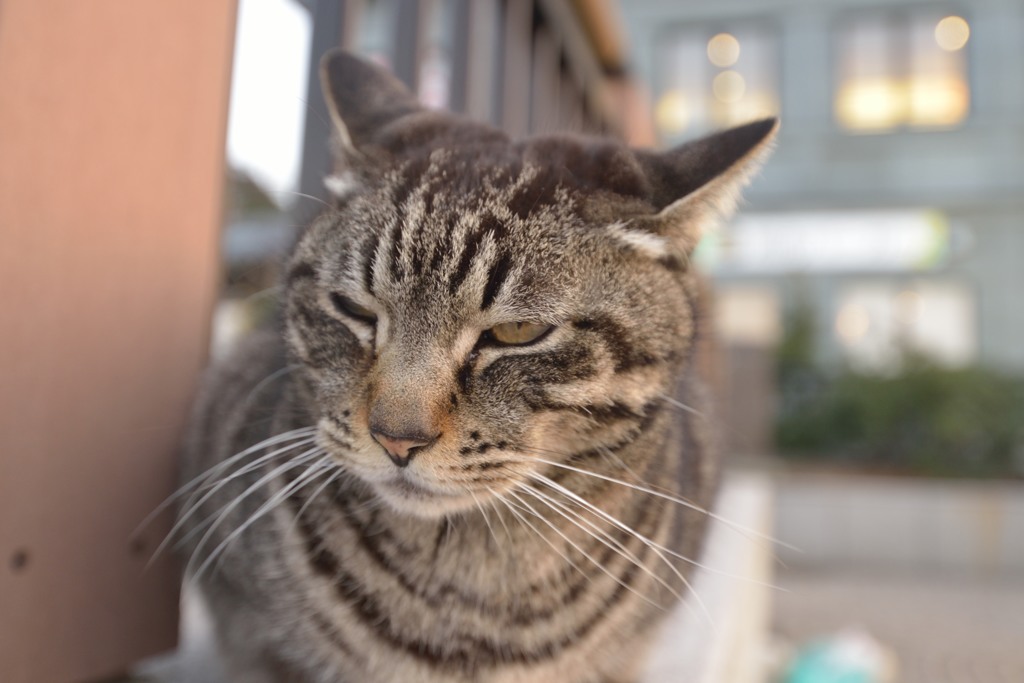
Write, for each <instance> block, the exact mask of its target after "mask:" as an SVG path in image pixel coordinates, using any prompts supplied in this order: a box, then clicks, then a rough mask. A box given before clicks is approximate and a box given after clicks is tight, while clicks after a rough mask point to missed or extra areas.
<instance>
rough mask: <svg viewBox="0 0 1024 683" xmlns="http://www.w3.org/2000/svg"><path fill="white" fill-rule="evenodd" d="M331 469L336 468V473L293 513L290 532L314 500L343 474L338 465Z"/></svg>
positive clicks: (341, 468) (329, 469) (328, 469)
mask: <svg viewBox="0 0 1024 683" xmlns="http://www.w3.org/2000/svg"><path fill="white" fill-rule="evenodd" d="M328 464H330V463H328ZM333 468H336V469H337V471H336V472H335V473H334V474H332V475H331V476H329V477H327V479H326V480H324V481H323V482H322V483H321V484H320V486H319V487H318V488H317V490H316V491H314V492H313V494H312V495H311V496H310V497H309V498H307V499H306V500H305V501H304V502H303V503H302V506H301V507H300V508H299V511H298V512H296V513H295V520H294V521H293V522H292V526H291V529H292V530H294V529H295V526H296V525H297V524H298V523H299V520H300V519H302V515H304V514H305V513H306V510H307V509H308V508H309V506H310V504H312V502H313V501H314V500H316V499H317V498H318V497H319V496H320V494H321V493H323V492H324V491H325V490H326V489H327V487H328V486H330V485H331V483H332V482H335V481H337V480H338V477H340V476H341V475H343V474H345V468H344V467H341V466H340V465H334V466H333ZM331 469H332V467H328V468H327V469H326V471H327V472H330V471H331Z"/></svg>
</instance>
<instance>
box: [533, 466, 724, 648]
mask: <svg viewBox="0 0 1024 683" xmlns="http://www.w3.org/2000/svg"><path fill="white" fill-rule="evenodd" d="M531 476H532V478H533V479H535V480H536V481H540V482H541V483H544V484H546V485H547V486H549V487H551V488H553V489H554V490H556V491H558V492H559V493H561V494H562V495H563V496H566V497H567V498H569V499H571V500H574V501H576V502H577V503H578V504H580V505H581V506H583V507H584V509H586V510H589V511H590V512H593V513H594V514H596V515H597V516H599V517H601V518H603V519H605V520H607V521H609V522H611V523H612V524H614V525H615V526H617V527H618V528H620V529H622V530H623V531H625V532H626V533H628V534H632V535H633V536H634V537H635V538H636V539H637V540H639V541H640V542H641V543H643V544H644V545H646V546H647V547H648V548H650V549H651V550H652V551H654V554H655V555H657V556H658V559H660V560H661V561H662V562H664V563H665V565H666V566H668V567H669V569H670V570H672V572H673V573H674V574H675V575H676V576H677V577H678V578H679V580H680V581H682V583H683V585H684V586H685V587H686V589H687V591H688V592H689V594H690V595H692V596H693V598H694V600H696V601H697V604H698V605H699V606H700V608H701V611H702V612H704V615H705V617H706V618H707V621H708V623H709V624H710V625H711V628H712V630H714V629H715V623H714V619H712V617H711V612H710V611H709V610H708V608H707V606H706V605H705V604H704V600H703V599H701V597H700V595H698V594H697V592H696V591H694V590H693V586H691V585H690V582H689V581H687V580H686V577H685V576H683V574H682V572H680V571H679V570H678V569H676V568H675V566H674V565H673V564H672V562H670V561H669V559H668V558H667V557H665V554H664V553H668V554H669V555H672V556H673V557H677V558H679V559H681V560H683V561H686V562H689V561H690V560H689V558H687V557H685V556H683V555H681V554H679V553H676V552H674V551H672V550H669V549H668V548H666V547H665V546H663V545H661V544H659V543H655V542H654V541H653V540H651V539H650V538H647V536H645V535H644V534H641V533H640V532H639V531H637V530H636V529H633V528H632V527H631V526H629V525H628V524H626V523H625V522H622V521H621V520H619V519H618V518H617V517H615V516H614V515H611V514H609V513H607V512H605V511H604V510H603V509H601V508H600V507H598V506H597V505H594V504H593V503H591V502H590V501H589V500H587V499H586V498H584V497H583V496H580V495H579V494H577V493H575V492H573V491H570V490H569V489H567V488H565V487H564V486H562V485H561V484H559V483H558V482H556V481H552V480H551V479H549V478H548V477H545V476H544V475H542V474H534V475H531Z"/></svg>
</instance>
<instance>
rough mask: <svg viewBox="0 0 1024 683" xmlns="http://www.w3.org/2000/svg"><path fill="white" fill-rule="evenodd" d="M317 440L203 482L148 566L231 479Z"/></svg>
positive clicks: (308, 441)
mask: <svg viewBox="0 0 1024 683" xmlns="http://www.w3.org/2000/svg"><path fill="white" fill-rule="evenodd" d="M315 441H316V439H315V438H306V439H302V440H300V441H298V442H296V443H292V444H289V445H288V446H284V447H282V448H278V449H275V450H274V451H271V452H270V453H266V454H264V455H262V456H260V457H259V458H257V459H256V460H253V461H252V462H249V463H247V464H246V465H245V466H243V467H241V468H239V469H237V470H234V471H232V472H231V473H230V474H229V475H228V476H225V477H223V478H221V479H214V480H213V481H211V482H208V483H203V484H202V485H201V486H200V487H199V488H198V489H196V491H195V492H193V494H192V495H191V496H190V497H189V499H188V501H186V502H185V504H184V505H183V506H182V508H183V509H182V511H181V512H180V513H179V515H178V519H177V521H175V523H174V525H173V526H172V527H171V530H170V531H168V532H167V535H166V536H164V539H163V540H162V541H161V542H160V545H158V546H157V548H156V550H154V551H153V554H152V556H150V558H149V561H148V562H147V564H146V566H147V567H149V566H150V565H152V563H153V562H154V561H155V560H156V559H157V558H158V557H159V556H160V555H161V554H162V553H163V552H164V551H165V550H166V549H167V546H168V545H169V544H170V543H171V542H172V541H173V540H174V537H175V536H176V535H177V534H178V532H179V531H180V530H181V529H182V528H183V527H184V526H185V524H186V522H188V520H189V518H191V517H192V515H194V514H195V513H196V512H197V511H198V510H199V509H200V508H201V507H202V506H203V504H204V503H205V502H206V501H208V500H209V499H210V498H212V497H213V496H215V495H216V494H217V492H218V491H220V490H221V489H222V488H224V487H225V486H226V485H227V484H229V483H230V482H231V481H233V480H235V479H238V478H239V477H242V476H245V475H246V474H248V473H249V472H252V471H253V470H255V469H258V468H259V467H261V466H263V465H264V464H265V463H267V462H269V461H270V460H273V459H275V458H279V457H282V456H284V455H286V454H287V453H289V452H290V451H293V450H295V449H296V448H303V447H305V446H308V445H310V444H312V443H314V442H315ZM205 489H209V490H207V491H206V493H202V492H203V491H204V490H205ZM200 494H202V495H200ZM204 526H205V523H201V524H199V525H197V526H196V527H195V528H194V529H192V530H191V531H190V532H189V533H187V534H185V535H184V536H182V537H181V538H180V539H179V541H178V543H177V546H179V547H180V546H181V545H182V544H184V543H185V542H187V541H188V540H189V539H190V538H192V537H193V536H194V535H195V534H196V533H197V532H198V531H199V530H201V529H202V528H203V527H204Z"/></svg>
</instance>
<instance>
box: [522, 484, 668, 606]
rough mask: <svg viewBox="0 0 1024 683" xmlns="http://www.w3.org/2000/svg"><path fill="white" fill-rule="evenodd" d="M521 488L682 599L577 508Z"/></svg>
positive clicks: (532, 489)
mask: <svg viewBox="0 0 1024 683" xmlns="http://www.w3.org/2000/svg"><path fill="white" fill-rule="evenodd" d="M521 490H522V491H523V492H524V493H528V494H529V495H531V496H533V497H534V498H537V499H538V500H540V501H541V502H542V503H544V504H545V505H547V506H548V507H549V508H551V509H552V510H554V511H555V512H557V513H558V514H559V515H560V516H562V517H563V518H565V519H566V520H567V521H568V522H569V523H570V524H573V525H574V526H576V527H577V528H578V529H579V530H580V531H582V532H583V533H585V534H587V535H588V536H590V537H592V538H593V539H595V540H596V541H598V542H600V543H601V544H602V545H604V546H605V547H607V548H608V549H610V550H613V551H614V552H615V553H616V554H618V555H619V556H620V557H623V558H625V559H626V560H628V561H629V562H630V563H632V564H634V565H636V566H637V567H638V568H640V569H642V570H643V571H644V573H646V574H647V575H648V576H650V577H651V578H652V579H654V580H655V581H656V582H658V583H659V584H661V586H662V587H664V588H665V590H667V591H668V592H669V593H670V594H671V595H673V596H674V597H675V598H676V599H677V600H682V595H680V594H679V592H678V591H677V590H676V589H675V588H673V587H672V586H670V585H669V584H668V583H667V582H666V581H665V580H664V579H662V578H661V577H660V576H658V575H657V574H655V573H654V572H653V571H652V570H651V569H650V568H649V567H647V566H646V565H644V564H643V562H641V561H640V558H638V557H637V556H636V554H635V553H633V552H632V551H631V550H630V549H629V548H627V547H626V546H624V545H623V544H622V543H620V542H619V541H616V540H615V539H614V538H613V537H612V536H611V534H609V533H608V532H606V531H605V530H604V529H602V528H600V527H599V526H597V525H596V524H594V523H593V522H591V521H590V520H589V519H586V518H585V517H584V516H583V515H581V514H579V513H578V512H576V511H575V510H572V509H571V508H569V507H568V506H567V505H565V504H563V503H561V502H559V501H557V500H555V499H554V498H552V497H550V496H548V495H545V494H544V493H543V492H541V491H538V490H537V489H534V488H531V487H523V488H522V489H521ZM570 515H571V517H570ZM584 525H586V526H584ZM669 566H670V567H671V565H669Z"/></svg>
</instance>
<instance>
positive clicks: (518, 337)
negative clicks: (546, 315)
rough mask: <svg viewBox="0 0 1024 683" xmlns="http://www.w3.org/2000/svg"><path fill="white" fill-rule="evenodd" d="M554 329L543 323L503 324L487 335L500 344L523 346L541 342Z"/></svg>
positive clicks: (496, 326) (492, 329) (488, 331)
mask: <svg viewBox="0 0 1024 683" xmlns="http://www.w3.org/2000/svg"><path fill="white" fill-rule="evenodd" d="M553 329H555V327H554V325H544V324H542V323H523V322H520V323H502V324H500V325H495V326H494V327H492V328H491V329H489V330H487V332H485V334H486V335H488V336H489V337H490V339H492V340H494V341H496V342H498V343H499V344H508V345H510V346H511V345H516V346H522V345H524V344H532V343H533V342H535V341H539V340H540V339H541V338H543V337H544V336H545V335H546V334H547V333H548V332H550V331H551V330H553Z"/></svg>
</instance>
